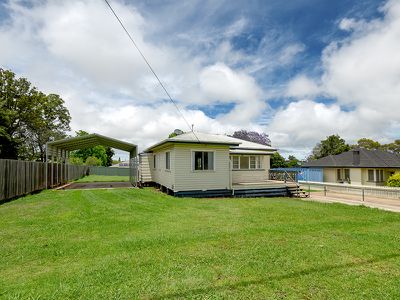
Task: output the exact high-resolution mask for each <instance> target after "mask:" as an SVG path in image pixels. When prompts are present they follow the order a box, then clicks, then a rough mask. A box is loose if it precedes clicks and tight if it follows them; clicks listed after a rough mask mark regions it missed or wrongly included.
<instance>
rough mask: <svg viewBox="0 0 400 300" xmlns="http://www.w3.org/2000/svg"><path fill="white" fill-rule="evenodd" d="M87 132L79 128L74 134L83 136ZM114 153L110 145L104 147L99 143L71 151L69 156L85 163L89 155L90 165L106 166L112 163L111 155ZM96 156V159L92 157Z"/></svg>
mask: <svg viewBox="0 0 400 300" xmlns="http://www.w3.org/2000/svg"><path fill="white" fill-rule="evenodd" d="M88 134H89V133H88V132H86V131H84V130H79V131H77V132H76V136H85V135H88ZM113 155H114V151H113V150H112V149H111V148H110V147H104V146H101V145H98V146H95V147H91V148H84V149H79V150H76V151H73V152H72V153H71V158H73V161H76V162H80V161H82V162H84V163H86V161H87V159H88V158H89V157H90V159H89V161H88V163H90V164H91V165H97V164H100V165H101V166H104V167H108V166H111V165H112V157H113ZM93 158H96V159H97V160H95V159H93Z"/></svg>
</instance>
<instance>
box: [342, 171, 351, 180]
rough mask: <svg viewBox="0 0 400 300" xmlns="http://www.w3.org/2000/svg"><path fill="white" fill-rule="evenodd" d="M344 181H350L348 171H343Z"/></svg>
mask: <svg viewBox="0 0 400 300" xmlns="http://www.w3.org/2000/svg"><path fill="white" fill-rule="evenodd" d="M343 179H344V180H347V181H349V180H350V169H344V178H343Z"/></svg>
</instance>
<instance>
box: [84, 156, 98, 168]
mask: <svg viewBox="0 0 400 300" xmlns="http://www.w3.org/2000/svg"><path fill="white" fill-rule="evenodd" d="M85 165H87V166H101V159H99V158H97V157H94V156H89V157H88V158H86V161H85Z"/></svg>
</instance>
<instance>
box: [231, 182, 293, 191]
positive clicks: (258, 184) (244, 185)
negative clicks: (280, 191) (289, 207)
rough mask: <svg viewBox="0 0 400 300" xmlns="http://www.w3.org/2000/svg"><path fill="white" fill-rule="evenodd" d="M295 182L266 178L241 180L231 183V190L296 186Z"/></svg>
mask: <svg viewBox="0 0 400 300" xmlns="http://www.w3.org/2000/svg"><path fill="white" fill-rule="evenodd" d="M296 185H297V184H296V182H284V181H279V180H267V181H263V182H243V183H233V184H232V189H233V190H254V189H269V188H286V187H296Z"/></svg>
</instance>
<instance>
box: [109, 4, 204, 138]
mask: <svg viewBox="0 0 400 300" xmlns="http://www.w3.org/2000/svg"><path fill="white" fill-rule="evenodd" d="M104 2H105V3H106V4H107V6H108V7H109V8H110V10H111V12H112V13H113V15H114V16H115V18H116V19H117V20H118V22H119V24H120V25H121V27H122V29H123V30H124V31H125V33H126V34H127V36H128V37H129V39H130V40H131V42H132V44H133V45H134V46H135V48H136V50H137V51H138V52H139V54H140V56H141V57H142V58H143V60H144V61H145V63H146V65H147V66H148V67H149V69H150V71H151V73H153V75H154V77H155V78H156V79H157V81H158V83H159V84H160V86H161V88H162V89H163V90H164V92H165V94H166V95H167V97H168V99H169V101H170V102H171V103H172V104H173V105H174V106H175V108H176V110H177V111H178V113H179V115H180V116H181V117H182V119H183V120H184V121H185V123H186V125H187V126H188V127H189V130H190V131H191V132H192V133H193V134H194V136H195V137H196V139H197V141H198V142H200V140H199V138H198V137H197V135H196V133H195V132H194V130H193V127H192V126H190V124H189V122H188V121H187V120H186V118H185V116H184V115H183V113H182V111H181V110H180V109H179V106H178V104H177V103H176V102H175V101H174V100H173V99H172V97H171V95H170V93H169V92H168V90H167V88H166V87H165V85H164V84H163V83H162V81H161V80H160V78H159V77H158V75H157V73H156V72H155V71H154V69H153V67H152V66H151V65H150V63H149V61H148V60H147V58H146V57H145V55H144V54H143V52H142V51H141V50H140V48H139V46H138V45H137V44H136V42H135V40H134V39H133V38H132V36H131V34H130V33H129V31H128V30H127V29H126V27H125V25H124V24H123V23H122V21H121V19H120V18H119V17H118V15H117V13H116V12H115V10H114V9H113V8H112V6H111V4H110V2H109V1H108V0H104Z"/></svg>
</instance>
